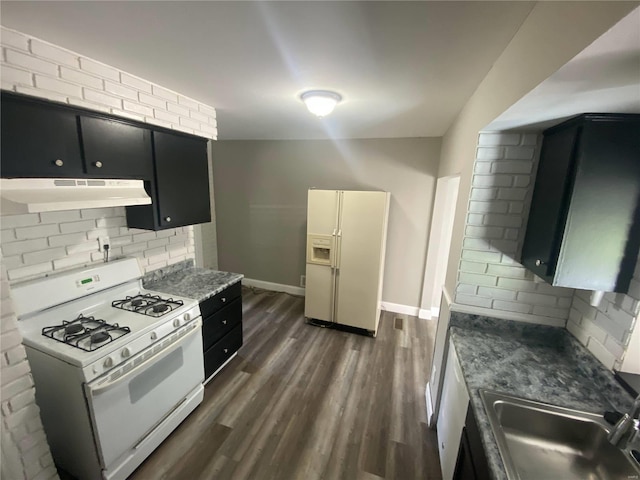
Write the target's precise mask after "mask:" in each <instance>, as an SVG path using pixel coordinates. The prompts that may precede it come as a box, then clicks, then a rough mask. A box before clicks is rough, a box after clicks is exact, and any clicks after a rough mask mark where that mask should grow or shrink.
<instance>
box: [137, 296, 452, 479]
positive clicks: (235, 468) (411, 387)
mask: <svg viewBox="0 0 640 480" xmlns="http://www.w3.org/2000/svg"><path fill="white" fill-rule="evenodd" d="M243 314H244V327H243V328H244V346H243V347H242V348H241V349H240V351H239V353H238V356H237V357H236V358H235V359H234V360H232V361H231V362H230V363H229V364H228V365H227V367H226V368H225V369H223V370H222V371H221V372H220V373H219V374H218V376H216V377H215V378H214V379H213V380H212V381H211V382H210V383H209V384H208V385H207V387H206V392H205V399H204V402H203V403H202V404H201V405H200V406H199V407H198V408H197V409H196V410H195V411H194V412H193V413H192V414H191V415H190V416H189V417H188V418H187V419H186V420H185V421H184V422H183V423H182V424H181V425H180V426H179V427H178V428H177V429H176V430H175V431H174V432H173V433H172V434H171V436H170V437H169V438H167V439H166V440H165V442H164V443H163V444H162V445H161V446H160V447H159V448H158V449H157V450H156V451H155V452H154V453H153V454H152V455H151V456H150V457H149V458H148V459H147V460H146V461H145V462H144V463H143V464H142V465H141V466H140V467H139V468H138V469H137V470H136V471H135V472H134V474H133V475H132V476H131V477H130V478H131V479H134V480H141V479H154V480H155V479H218V480H226V479H234V480H235V479H258V480H263V479H277V480H289V479H291V480H298V479H304V480H313V479H327V480H337V479H363V480H374V479H392V478H393V479H402V480H409V479H429V480H437V479H440V478H441V476H440V463H439V460H438V450H437V439H436V435H435V432H434V431H433V430H430V429H429V428H428V427H427V425H426V411H425V398H424V389H425V384H426V381H427V377H428V372H429V370H430V361H431V354H432V351H431V348H432V345H433V338H434V335H435V322H429V321H426V320H418V319H417V318H415V317H408V316H406V315H399V314H394V313H390V312H384V313H383V316H382V319H381V321H380V328H379V330H378V336H377V338H371V337H366V336H362V335H357V334H353V333H347V332H343V331H338V330H333V329H328V328H319V327H315V326H311V325H308V324H306V323H305V321H304V299H303V298H300V297H293V296H290V295H286V294H283V293H278V294H276V293H273V292H254V291H252V290H249V289H246V288H245V289H244V290H243Z"/></svg>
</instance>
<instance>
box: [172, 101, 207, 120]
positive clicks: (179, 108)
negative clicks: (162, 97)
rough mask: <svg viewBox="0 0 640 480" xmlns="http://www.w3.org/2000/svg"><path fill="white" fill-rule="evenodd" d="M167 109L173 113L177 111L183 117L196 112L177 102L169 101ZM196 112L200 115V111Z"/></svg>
mask: <svg viewBox="0 0 640 480" xmlns="http://www.w3.org/2000/svg"><path fill="white" fill-rule="evenodd" d="M167 110H169V111H170V112H171V113H177V114H178V115H182V116H183V117H188V116H189V113H191V114H193V113H194V112H190V110H189V109H188V108H187V107H185V106H182V105H177V104H175V103H170V102H169V103H167ZM196 114H197V115H199V114H198V113H196ZM205 118H206V117H205ZM205 121H206V120H205Z"/></svg>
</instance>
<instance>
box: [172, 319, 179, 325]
mask: <svg viewBox="0 0 640 480" xmlns="http://www.w3.org/2000/svg"><path fill="white" fill-rule="evenodd" d="M173 326H174V327H179V326H180V319H179V318H176V319H175V320H174V321H173Z"/></svg>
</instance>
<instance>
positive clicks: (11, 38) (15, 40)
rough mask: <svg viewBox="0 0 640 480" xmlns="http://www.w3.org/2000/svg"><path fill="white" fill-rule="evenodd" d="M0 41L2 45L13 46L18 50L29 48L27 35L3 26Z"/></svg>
mask: <svg viewBox="0 0 640 480" xmlns="http://www.w3.org/2000/svg"><path fill="white" fill-rule="evenodd" d="M0 41H1V42H2V45H3V46H7V47H13V48H16V49H18V50H24V51H27V50H29V37H27V36H26V35H23V34H22V33H20V32H16V31H13V30H9V29H8V28H3V29H2V32H1V34H0Z"/></svg>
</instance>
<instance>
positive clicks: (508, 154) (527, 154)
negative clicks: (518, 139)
mask: <svg viewBox="0 0 640 480" xmlns="http://www.w3.org/2000/svg"><path fill="white" fill-rule="evenodd" d="M534 155H535V147H525V146H522V145H520V146H517V147H506V148H505V155H504V156H505V158H507V159H509V160H533V157H534Z"/></svg>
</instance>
